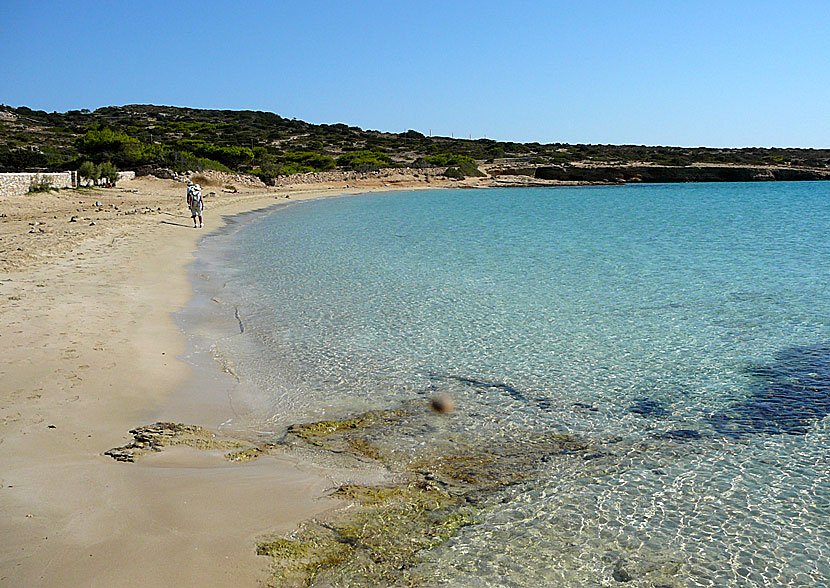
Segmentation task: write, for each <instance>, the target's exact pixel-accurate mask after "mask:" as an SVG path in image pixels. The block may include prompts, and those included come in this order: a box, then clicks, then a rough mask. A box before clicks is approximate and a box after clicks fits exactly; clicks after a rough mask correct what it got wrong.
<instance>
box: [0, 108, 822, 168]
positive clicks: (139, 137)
mask: <svg viewBox="0 0 830 588" xmlns="http://www.w3.org/2000/svg"><path fill="white" fill-rule="evenodd" d="M504 159H507V160H508V161H510V162H517V161H518V162H522V163H527V164H540V165H553V164H567V163H575V162H585V163H601V164H612V165H618V164H628V163H655V164H661V165H673V166H674V165H676V166H683V165H689V164H692V163H697V164H737V165H783V166H803V167H811V168H827V167H830V150H828V149H778V148H771V149H762V148H744V149H716V148H705V147H698V148H685V147H645V146H637V145H569V144H565V143H548V144H541V143H516V142H512V141H495V140H493V139H469V140H468V139H456V138H452V137H432V136H425V135H424V134H422V133H419V132H417V131H414V130H408V131H406V132H403V133H385V132H380V131H374V130H363V129H360V128H358V127H354V126H348V125H345V124H322V125H314V124H310V123H306V122H303V121H300V120H296V119H289V118H284V117H281V116H279V115H276V114H273V113H270V112H255V111H234V110H197V109H192V108H175V107H169V106H152V105H130V106H117V107H116V106H111V107H106V108H99V109H97V110H95V111H89V110H70V111H69V112H64V113H59V112H52V113H48V112H44V111H38V110H32V109H30V108H26V107H19V108H12V107H9V106H0V171H45V170H60V169H78V168H79V166H80V165H81V164H82V163H83V162H84V161H90V162H91V163H94V164H95V165H101V164H103V163H104V162H107V161H109V162H111V163H112V164H113V165H115V166H117V167H119V168H121V169H131V170H136V171H137V172H139V173H141V172H142V171H144V172H150V171H152V170H154V169H157V168H167V169H172V170H174V171H201V170H220V171H234V172H241V173H248V174H254V175H257V176H259V177H260V178H262V179H263V180H265V181H271V180H273V179H274V178H276V177H278V176H280V175H286V174H294V173H308V172H319V171H326V170H330V169H342V170H353V171H358V172H362V171H369V170H374V169H379V168H386V167H416V168H418V167H442V168H445V169H447V172H448V175H450V176H454V177H461V175H464V176H471V175H477V174H479V173H481V172H480V171H479V169H478V163H477V162H482V161H489V162H497V163H498V162H501V161H503V160H504Z"/></svg>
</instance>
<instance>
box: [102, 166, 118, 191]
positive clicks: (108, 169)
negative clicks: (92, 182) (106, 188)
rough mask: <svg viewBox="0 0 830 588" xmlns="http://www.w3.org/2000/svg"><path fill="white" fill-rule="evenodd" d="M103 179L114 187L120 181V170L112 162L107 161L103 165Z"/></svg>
mask: <svg viewBox="0 0 830 588" xmlns="http://www.w3.org/2000/svg"><path fill="white" fill-rule="evenodd" d="M101 178H102V179H105V180H106V181H107V183H108V184H110V185H112V186H114V185H115V183H116V182H117V181H118V168H117V167H115V165H114V164H113V163H112V162H111V161H105V162H104V163H102V164H101Z"/></svg>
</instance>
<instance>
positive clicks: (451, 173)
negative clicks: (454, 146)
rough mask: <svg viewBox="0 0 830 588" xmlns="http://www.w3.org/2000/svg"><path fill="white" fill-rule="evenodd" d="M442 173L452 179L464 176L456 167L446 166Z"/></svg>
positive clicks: (460, 178)
mask: <svg viewBox="0 0 830 588" xmlns="http://www.w3.org/2000/svg"><path fill="white" fill-rule="evenodd" d="M444 175H445V176H446V177H448V178H451V179H453V180H463V179H464V178H465V177H466V176H465V175H464V172H462V171H461V170H460V169H458V168H457V167H448V168H447V169H445V170H444Z"/></svg>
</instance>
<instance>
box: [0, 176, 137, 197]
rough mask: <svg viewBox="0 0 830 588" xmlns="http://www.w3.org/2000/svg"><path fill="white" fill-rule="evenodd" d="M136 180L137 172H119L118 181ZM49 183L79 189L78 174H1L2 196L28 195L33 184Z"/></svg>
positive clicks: (0, 194) (59, 186) (0, 186)
mask: <svg viewBox="0 0 830 588" xmlns="http://www.w3.org/2000/svg"><path fill="white" fill-rule="evenodd" d="M132 179H135V172H132V171H124V172H118V181H119V182H120V181H121V180H132ZM44 180H46V181H48V182H49V185H50V186H52V187H53V188H77V187H78V186H79V185H80V183H79V181H78V172H74V171H67V172H44V173H36V172H21V173H2V174H0V196H20V195H22V194H28V193H29V188H30V187H31V186H32V185H33V184H39V183H41V182H42V181H44Z"/></svg>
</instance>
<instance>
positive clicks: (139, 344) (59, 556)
mask: <svg viewBox="0 0 830 588" xmlns="http://www.w3.org/2000/svg"><path fill="white" fill-rule="evenodd" d="M395 187H396V188H405V187H415V186H406V185H398V186H395ZM421 187H435V186H434V185H432V186H421ZM389 188H390V187H388V186H356V187H353V188H352V189H351V190H352V191H355V192H365V191H367V190H369V189H389ZM205 191H206V192H210V191H214V192H216V194H215V196H208V197H207V198H206V201H207V210H206V229H204V230H202V231H198V230H194V229H193V228H192V225H191V221H190V218H189V217H188V216H186V215H185V206H184V202H183V200H184V198H183V194H184V190H183V186H182V184H180V183H175V182H172V181H162V180H153V179H139V180H135V181H132V182H125V183H123V184H122V185H120V186H119V188H116V189H111V190H95V191H62V192H60V193H58V194H54V193H53V194H45V195H30V196H20V197H15V198H9V199H5V200H3V201H2V202H0V204H1V205H2V211H3V214H4V215H5V216H3V217H2V218H0V300H2V304H0V335H2V336H0V515H2V516H0V537H3V541H2V544H0V586H65V587H71V586H138V585H141V586H171V585H178V586H200V587H209V586H229V585H233V586H254V585H257V584H258V582H259V581H261V580H262V579H264V578H265V575H266V572H267V570H266V566H267V562H266V561H264V560H263V558H259V557H257V556H256V555H255V552H254V543H255V540H256V538H257V537H258V536H260V535H261V534H263V533H267V532H271V531H277V532H287V531H289V530H291V529H292V528H294V527H295V526H296V524H297V523H298V522H299V521H301V520H303V519H306V518H309V517H312V516H315V515H317V514H319V513H322V512H324V511H326V510H329V509H331V508H333V507H334V506H335V505H336V504H340V503H335V502H333V501H330V500H329V499H326V498H323V496H324V494H325V492H326V490H327V489H328V488H330V487H331V485H332V480H331V475H330V472H326V471H323V470H320V469H318V468H314V467H312V466H310V465H308V464H305V463H302V462H300V461H298V460H296V459H294V458H291V457H288V456H266V457H263V458H261V459H259V460H257V461H254V462H251V463H247V464H230V463H228V462H227V461H225V460H224V459H223V458H222V455H221V453H219V452H198V451H195V450H192V449H188V448H180V449H176V450H166V451H165V452H163V453H161V454H156V455H153V456H150V457H148V458H146V459H144V460H142V461H140V462H139V463H136V464H124V463H119V462H116V461H114V460H112V459H110V458H109V457H107V456H104V455H103V452H104V451H106V450H108V449H110V448H112V447H115V446H118V445H122V444H123V443H124V442H125V441H127V440H128V435H127V431H128V430H129V429H131V428H133V427H135V426H137V425H142V424H146V423H148V422H152V419H153V418H154V417H155V416H156V415H158V414H159V410H160V409H159V407H161V406H164V405H165V403H169V400H170V397H171V394H173V393H174V392H175V391H176V390H177V389H179V388H180V387H181V386H182V385H183V383H184V382H185V381H186V380H187V379H188V378H189V376H190V372H189V368H188V367H187V366H186V365H185V364H184V363H182V362H181V361H179V360H178V359H177V357H179V356H180V355H181V354H182V353H183V352H184V350H185V347H186V341H185V337H184V335H183V334H182V333H181V332H180V331H179V330H178V329H177V328H176V326H175V325H174V323H173V320H172V318H171V313H172V312H174V311H176V310H178V309H179V308H181V307H182V306H184V304H185V303H186V302H187V300H188V299H189V297H190V296H191V287H190V284H189V282H188V279H187V272H186V271H185V270H184V266H185V265H186V264H187V263H188V262H190V261H191V260H192V253H193V251H194V249H195V247H196V244H197V241H198V237H199V236H201V235H202V234H204V232H205V231H206V230H209V229H210V228H211V227H216V226H217V225H218V223H219V216H220V214H230V213H237V212H242V211H245V210H251V209H254V208H260V207H263V206H267V205H269V204H272V203H274V202H275V201H276V200H279V199H283V198H284V196H285V194H287V193H288V194H290V196H291V198H292V199H295V200H296V199H301V198H310V197H315V196H319V195H321V194H332V193H339V192H342V191H344V190H343V189H342V187H340V186H336V185H320V186H314V187H313V189H311V190H309V186H301V187H289V188H281V189H280V191H279V192H276V191H274V190H260V191H254V190H250V191H244V190H243V191H242V192H240V193H237V194H227V193H224V192H222V191H221V187H206V190H205ZM72 217H75V219H74V221H72V222H70V220H71V219H72ZM179 404H181V403H179ZM177 410H180V411H181V414H177V415H176V417H177V419H178V420H181V421H183V422H188V420H189V417H190V416H192V415H191V414H188V408H187V406H182V407H178V406H177ZM217 410H221V409H217ZM203 413H204V411H203V410H202V411H201V412H199V410H196V409H194V410H193V411H192V414H203Z"/></svg>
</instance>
